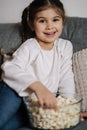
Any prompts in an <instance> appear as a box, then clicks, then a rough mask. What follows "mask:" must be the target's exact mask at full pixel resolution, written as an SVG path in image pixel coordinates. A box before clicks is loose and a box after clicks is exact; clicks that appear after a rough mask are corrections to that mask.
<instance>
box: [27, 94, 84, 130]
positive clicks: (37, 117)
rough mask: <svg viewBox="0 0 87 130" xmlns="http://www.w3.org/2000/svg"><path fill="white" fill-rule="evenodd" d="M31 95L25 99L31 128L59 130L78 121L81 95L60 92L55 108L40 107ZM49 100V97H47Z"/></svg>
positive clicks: (73, 125) (74, 124)
mask: <svg viewBox="0 0 87 130" xmlns="http://www.w3.org/2000/svg"><path fill="white" fill-rule="evenodd" d="M32 97H33V96H30V97H27V98H26V99H25V101H26V103H27V109H28V112H29V119H30V123H31V125H32V127H33V128H38V129H41V130H42V129H44V130H47V129H49V130H56V129H57V130H60V129H68V128H71V127H75V126H76V125H77V124H78V123H79V121H80V111H81V101H82V99H81V97H79V96H78V95H76V94H74V95H72V96H71V94H66V93H61V94H59V95H58V96H57V97H56V98H57V102H58V103H57V106H58V108H57V109H49V108H48V107H46V106H44V107H41V106H40V105H39V103H38V101H37V99H36V98H35V97H33V98H32ZM49 100H50V99H49Z"/></svg>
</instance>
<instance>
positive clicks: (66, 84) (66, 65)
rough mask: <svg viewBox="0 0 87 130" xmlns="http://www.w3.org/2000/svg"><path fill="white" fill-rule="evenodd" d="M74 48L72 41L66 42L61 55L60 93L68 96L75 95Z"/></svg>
mask: <svg viewBox="0 0 87 130" xmlns="http://www.w3.org/2000/svg"><path fill="white" fill-rule="evenodd" d="M72 54H73V47H72V43H71V42H70V41H66V43H65V45H64V47H63V49H62V55H61V69H60V82H59V86H60V87H59V92H60V93H66V94H71V93H72V94H74V93H75V83H74V74H73V71H72Z"/></svg>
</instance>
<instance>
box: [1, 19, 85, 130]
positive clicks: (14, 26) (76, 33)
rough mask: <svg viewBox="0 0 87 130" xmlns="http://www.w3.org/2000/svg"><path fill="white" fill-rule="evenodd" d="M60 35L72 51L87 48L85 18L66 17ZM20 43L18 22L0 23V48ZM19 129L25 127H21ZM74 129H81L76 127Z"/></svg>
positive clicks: (6, 48)
mask: <svg viewBox="0 0 87 130" xmlns="http://www.w3.org/2000/svg"><path fill="white" fill-rule="evenodd" d="M61 37H62V38H64V39H68V40H70V41H71V42H72V44H73V52H74V53H77V52H79V51H81V50H82V49H85V48H87V18H79V17H68V18H67V21H66V24H65V26H64V29H63V32H62V34H61ZM21 44H22V28H21V24H20V23H7V24H0V48H3V49H4V51H5V53H9V52H11V50H13V51H14V50H16V49H17V48H18V47H19V46H20V45H21ZM2 62H3V56H2V55H0V65H1V64H2ZM0 74H1V71H0ZM86 87H87V86H86ZM85 93H87V91H85ZM80 94H81V92H80ZM85 95H87V94H85ZM85 95H84V92H83V95H82V96H84V97H83V98H84V100H85V98H87V96H86V97H85ZM86 127H87V126H86ZM21 130H27V129H23V128H22V129H21ZM75 130H82V129H81V128H80V129H78V128H77V129H75Z"/></svg>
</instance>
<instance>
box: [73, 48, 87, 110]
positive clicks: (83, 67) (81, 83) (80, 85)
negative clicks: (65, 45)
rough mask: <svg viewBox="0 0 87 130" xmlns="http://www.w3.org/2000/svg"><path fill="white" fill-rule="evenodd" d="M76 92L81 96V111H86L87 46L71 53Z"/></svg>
mask: <svg viewBox="0 0 87 130" xmlns="http://www.w3.org/2000/svg"><path fill="white" fill-rule="evenodd" d="M73 71H74V77H75V85H76V92H77V93H78V94H79V95H80V96H81V97H82V107H81V110H82V111H87V48H86V49H83V50H80V51H78V52H76V53H74V55H73Z"/></svg>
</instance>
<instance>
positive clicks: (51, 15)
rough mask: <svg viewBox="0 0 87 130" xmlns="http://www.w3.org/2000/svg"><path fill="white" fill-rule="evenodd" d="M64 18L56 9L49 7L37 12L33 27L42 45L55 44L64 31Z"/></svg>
mask: <svg viewBox="0 0 87 130" xmlns="http://www.w3.org/2000/svg"><path fill="white" fill-rule="evenodd" d="M62 28H63V20H62V17H61V16H60V14H59V13H58V11H57V10H56V9H53V8H49V9H46V10H43V11H40V12H38V13H37V14H36V17H35V19H34V23H33V26H32V29H33V30H34V31H35V34H36V38H37V40H38V42H39V44H40V45H44V46H45V45H46V46H47V45H49V44H50V45H51V44H52V45H53V43H54V41H55V39H56V38H58V37H59V36H60V34H61V32H62Z"/></svg>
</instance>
